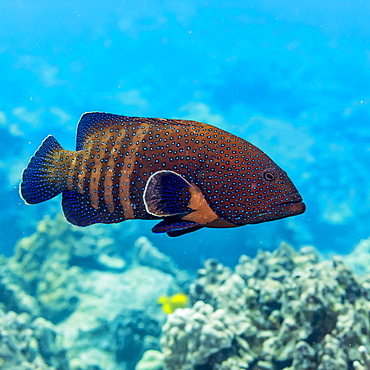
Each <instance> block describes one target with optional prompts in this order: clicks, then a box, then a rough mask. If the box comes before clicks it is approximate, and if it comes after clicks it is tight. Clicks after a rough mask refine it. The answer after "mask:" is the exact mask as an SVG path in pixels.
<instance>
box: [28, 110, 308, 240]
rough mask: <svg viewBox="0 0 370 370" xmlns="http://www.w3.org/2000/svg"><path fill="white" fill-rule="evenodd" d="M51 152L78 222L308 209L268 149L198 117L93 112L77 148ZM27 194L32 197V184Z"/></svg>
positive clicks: (253, 218)
mask: <svg viewBox="0 0 370 370" xmlns="http://www.w3.org/2000/svg"><path fill="white" fill-rule="evenodd" d="M54 140H55V139H54ZM50 145H51V144H50ZM53 145H54V146H57V145H59V144H55V143H54V144H53ZM39 150H41V147H40V149H39ZM50 152H52V154H50V153H49V154H48V155H49V157H48V158H49V162H50V163H51V164H49V166H45V168H46V169H47V171H48V174H49V180H50V182H51V183H52V188H53V189H54V188H57V187H59V188H60V189H61V191H62V192H63V209H64V211H65V214H66V217H67V219H68V220H69V221H70V222H72V223H74V224H77V225H80V226H86V225H89V224H92V223H96V222H103V223H111V222H120V221H123V220H126V219H147V220H148V219H155V218H163V219H164V220H165V221H166V220H167V221H166V222H167V223H166V224H165V225H164V229H163V231H166V232H167V230H169V231H171V230H182V229H184V230H186V229H187V228H189V229H191V228H195V229H196V228H199V227H203V226H207V227H234V226H241V225H245V224H248V223H258V222H264V221H269V220H273V219H278V218H283V217H288V216H291V215H294V214H299V213H302V212H303V211H304V204H303V203H301V200H302V199H301V197H300V195H299V193H298V191H297V190H296V188H295V187H294V185H293V183H292V182H291V180H290V179H289V178H288V176H287V175H286V173H285V172H284V171H283V170H281V169H280V167H278V166H277V165H276V164H275V163H274V162H273V161H272V160H271V159H270V158H269V157H268V156H267V155H266V154H265V153H263V152H262V151H261V150H260V149H258V148H257V147H255V146H254V145H252V144H251V143H249V142H248V141H246V140H243V139H241V138H238V137H236V136H234V135H232V134H230V133H228V132H226V131H224V130H221V129H218V128H216V127H214V126H211V125H207V124H203V123H199V122H195V121H185V120H167V119H156V118H138V117H126V116H117V115H111V114H104V113H88V114H85V115H83V117H82V118H81V121H80V123H79V128H78V132H77V151H75V152H70V151H66V150H63V149H62V148H61V147H59V148H54V149H53V150H51V151H50ZM56 153H57V154H56ZM53 158H54V159H53ZM25 173H26V175H27V169H26V170H25ZM26 175H24V178H25V177H27V176H26ZM23 183H25V181H23ZM21 186H22V185H21ZM23 188H24V189H25V190H26V187H25V186H24V187H23ZM23 188H22V187H21V189H23ZM178 189H180V190H178ZM181 189H182V190H181ZM22 195H23V196H24V198H25V199H26V201H28V199H27V196H28V193H27V191H24V192H23V193H22ZM28 198H30V197H29V196H28ZM163 199H164V200H163ZM37 200H38V201H39V198H37ZM38 201H37V202H38ZM30 203H36V201H34V202H32V201H31V202H30ZM171 223H173V224H176V225H177V226H174V229H171ZM176 228H177V229H176ZM161 230H162V229H161ZM158 232H162V231H158ZM180 234H181V233H180Z"/></svg>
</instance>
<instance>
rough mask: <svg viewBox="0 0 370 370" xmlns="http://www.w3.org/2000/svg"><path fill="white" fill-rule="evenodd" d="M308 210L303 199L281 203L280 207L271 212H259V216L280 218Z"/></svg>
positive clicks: (269, 218)
mask: <svg viewBox="0 0 370 370" xmlns="http://www.w3.org/2000/svg"><path fill="white" fill-rule="evenodd" d="M305 210H306V204H305V203H303V202H302V200H296V201H289V202H284V203H280V204H279V205H278V207H276V208H275V209H274V210H272V211H269V212H263V213H259V214H258V216H257V217H267V218H268V220H271V219H280V218H285V217H290V216H295V215H300V214H302V213H303V212H304V211H305Z"/></svg>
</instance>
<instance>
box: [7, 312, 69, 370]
mask: <svg viewBox="0 0 370 370" xmlns="http://www.w3.org/2000/svg"><path fill="white" fill-rule="evenodd" d="M0 333H1V335H0V367H1V368H2V369H8V370H13V369H14V370H16V369H25V370H32V369H34V370H56V369H59V370H63V369H68V362H67V359H66V354H65V351H64V350H62V349H60V348H61V347H60V346H58V344H57V340H56V338H57V333H56V329H55V327H54V325H53V324H51V323H50V322H48V321H46V320H45V319H43V318H37V319H35V320H33V319H32V318H31V316H30V315H29V314H27V313H22V314H19V315H18V314H16V313H15V312H13V311H9V312H8V313H5V312H4V311H2V310H0Z"/></svg>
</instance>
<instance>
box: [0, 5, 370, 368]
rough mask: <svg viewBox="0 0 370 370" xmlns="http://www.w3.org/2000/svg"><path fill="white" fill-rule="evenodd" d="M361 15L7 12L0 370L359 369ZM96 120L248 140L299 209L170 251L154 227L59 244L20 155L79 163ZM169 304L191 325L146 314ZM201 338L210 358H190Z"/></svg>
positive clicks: (6, 8)
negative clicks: (176, 121)
mask: <svg viewBox="0 0 370 370" xmlns="http://www.w3.org/2000/svg"><path fill="white" fill-rule="evenodd" d="M369 16H370V5H369V4H368V3H367V2H366V1H347V0H344V1H340V2H337V1H331V0H330V1H326V2H325V3H322V2H317V1H300V2H297V1H287V0H285V1H282V2H277V1H271V0H270V1H248V2H245V1H220V2H215V1H193V0H190V1H178V2H169V1H151V0H147V1H141V0H139V1H135V2H132V1H115V0H114V1H109V2H101V1H95V0H93V1H90V2H86V1H82V0H77V1H73V2H71V1H64V2H59V1H57V2H48V1H44V0H35V1H33V2H29V1H26V0H23V1H21V0H19V1H13V2H5V3H4V4H1V5H0V17H1V22H0V70H1V73H0V87H1V89H0V145H1V148H2V155H1V158H0V187H1V202H2V204H1V208H0V233H1V244H0V252H1V254H2V255H3V256H4V257H3V258H2V262H1V271H0V282H1V284H0V285H1V289H0V304H1V305H0V308H1V310H2V314H1V315H0V330H1V334H2V335H1V336H0V365H1V366H3V367H4V369H22V368H24V369H29V368H31V369H43V368H58V369H69V368H71V369H76V370H77V369H104V370H105V369H107V370H109V369H134V368H135V366H136V363H137V362H138V361H139V359H140V358H141V357H142V355H143V354H144V353H146V352H145V351H147V350H156V351H159V350H161V351H162V352H163V353H164V355H163V353H162V352H161V353H162V354H161V353H160V352H155V353H149V355H148V356H149V357H150V355H152V356H154V358H155V359H154V360H148V363H151V365H142V366H147V367H146V368H147V369H160V368H162V367H163V366H167V368H169V369H174V370H187V369H190V370H192V369H196V370H200V369H202V370H204V369H210V370H217V369H231V370H233V369H242V368H243V369H244V368H246V369H249V370H252V369H253V370H255V369H274V370H275V369H288V368H289V369H316V368H318V369H329V368H330V367H328V366H334V367H335V368H336V369H342V368H343V369H346V368H348V369H351V370H352V369H355V370H358V369H368V368H370V360H369V356H368V351H369V350H370V347H369V348H368V344H369V343H368V339H366V338H367V337H368V336H369V327H370V322H369V317H368V315H366V314H365V313H366V312H368V311H367V309H368V305H369V301H368V289H369V287H368V282H367V281H368V280H367V277H366V276H367V275H366V274H367V273H369V272H370V271H369V267H368V266H369V264H368V254H369V244H370V242H369V241H368V238H369V236H370V228H369V224H370V185H369V184H370V181H369V163H370V126H369V112H370V111H369V107H370V105H369V102H370V100H369V99H370V88H369V86H370V74H369V55H370V54H369V52H370V42H369V37H368V35H369V34H370V25H369V22H368V18H369ZM89 111H104V112H111V113H116V114H122V115H132V116H146V117H166V118H182V119H192V120H198V121H202V122H207V123H210V124H212V125H215V126H217V127H220V128H222V129H225V130H228V131H230V132H232V133H234V134H236V135H239V136H241V137H243V138H244V139H247V140H249V141H251V142H252V143H253V144H255V145H257V146H258V147H259V148H261V149H262V150H264V151H265V152H266V153H267V154H268V155H269V156H271V157H272V158H273V160H274V161H276V162H277V163H278V164H279V165H280V166H281V167H282V168H283V169H284V170H286V171H287V172H288V174H289V176H290V178H291V179H292V180H293V182H294V183H295V185H296V186H297V188H298V189H299V191H300V193H301V194H302V196H303V199H304V201H305V203H306V205H307V211H306V212H305V213H304V214H303V215H300V216H297V217H292V218H287V219H284V220H279V221H274V222H268V223H264V224H259V225H250V226H245V227H241V228H237V229H224V230H213V229H208V230H207V229H203V230H200V231H198V232H196V233H191V234H188V235H184V236H182V237H179V238H168V237H167V236H166V235H154V234H152V233H151V231H150V229H151V227H153V225H154V222H150V221H126V222H124V223H121V224H117V225H99V226H92V227H88V228H85V229H79V228H75V227H71V226H68V225H67V224H66V223H65V222H64V220H63V218H62V217H61V216H60V212H61V208H60V202H61V199H60V197H57V198H55V199H53V200H50V201H48V202H46V203H43V204H40V205H37V206H28V205H25V204H24V202H23V201H22V199H21V198H20V197H19V193H18V185H19V182H20V178H21V173H22V169H23V168H24V167H25V166H26V164H27V162H28V160H29V158H30V156H31V155H32V154H33V153H34V151H35V150H36V149H37V147H38V146H39V145H40V143H41V141H42V140H43V139H44V137H45V136H46V135H48V134H53V135H54V136H55V137H56V138H57V139H58V141H59V142H60V143H61V144H62V145H63V147H64V148H66V149H69V150H73V149H74V147H75V130H76V126H77V122H78V120H79V118H80V116H81V114H83V113H84V112H89ZM45 217H46V218H45ZM286 243H288V245H289V246H291V247H287V244H286ZM290 248H293V249H294V250H295V251H296V252H294V251H293V250H292V249H290ZM302 248H303V249H302ZM312 248H315V249H312ZM355 248H356V249H355ZM258 250H261V251H262V252H257V251H258ZM269 252H272V253H273V254H272V255H270V254H268V253H269ZM266 253H267V254H266ZM241 255H245V256H248V258H252V259H251V260H250V261H249V260H248V261H249V262H248V263H249V264H250V265H248V266H249V268H248V269H249V270H248V271H249V272H248V273H247V272H245V268H244V267H245V264H246V263H247V262H245V260H244V259H243V258H247V257H243V258H242V260H240V256H241ZM337 255H341V256H342V257H341V258H342V260H343V261H344V264H345V266H348V268H347V267H346V268H345V267H343V266H342V265H341V262H338V261H339V260H338V259H337V257H335V256H337ZM304 256H306V257H304ZM307 256H309V257H307ZM313 256H316V257H313ZM210 259H214V260H217V261H218V262H217V263H219V264H220V265H217V263H216V262H212V263H211V262H209V260H210ZM206 261H208V262H206ZM243 261H244V262H243ZM279 261H280V262H279ZM282 261H283V262H282ZM287 261H290V262H287ZM319 261H324V262H319ZM325 261H326V262H325ZM205 262H206V267H204V264H205ZM322 263H323V265H322ZM207 266H208V267H207ZM212 266H213V267H212ZM217 266H218V267H217ZM236 266H239V267H236ZM240 266H242V267H240ZM243 266H244V267H243ZM256 266H260V267H259V269H258V268H257V267H256ZM262 266H265V267H264V268H262ZM204 268H205V270H204ZM198 269H203V270H201V271H203V272H201V273H200V275H199V274H198V275H197V273H196V271H197V270H198ZM212 269H213V270H212ZM217 269H218V270H217ZM228 269H231V270H228ZM348 269H349V270H348ZM262 270H263V271H262ZM225 271H226V272H225ZM310 271H311V272H310ZM324 271H325V273H326V274H327V275H323V274H324ZM307 274H308V275H309V276H308V275H307ZM310 274H311V275H310ZM297 275H299V276H300V277H302V276H303V277H305V279H304V280H306V283H304V282H303V281H302V282H301V280H299V279H298V281H299V282H297V280H296V276H297ZM199 279H200V280H199ZM202 279H203V280H202ZM207 279H208V280H207ZM240 279H241V280H240ZM251 279H252V280H251ZM253 279H254V280H253ZM307 281H308V283H307ZM225 284H226V285H225ZM279 284H280V285H279ZM199 286H201V288H199ZM196 287H198V288H197V289H196ZM269 287H270V288H271V289H270V290H269ZM234 288H235V289H236V290H235V289H234ZM288 288H289V289H290V290H289V289H288ZM177 291H182V292H185V293H186V294H188V296H189V300H190V302H189V306H188V308H187V309H186V310H188V311H186V310H185V311H184V312H182V311H181V310H180V311H177V313H175V314H173V315H170V316H168V317H167V316H166V315H165V314H164V313H163V312H162V311H161V308H160V306H159V305H158V303H157V299H158V297H159V296H160V295H162V294H167V295H171V294H173V293H176V292H177ZM220 292H221V293H220ZM289 292H290V293H289ZM291 292H299V294H298V293H297V294H298V296H294V294H296V293H294V294H293V293H291ZM291 294H293V296H294V297H293V296H291ZM225 295H226V296H227V297H228V298H225V297H226V296H225ZM241 297H242V298H241ZM243 297H244V298H243ZM289 297H290V298H289ZM240 299H241V300H242V302H241V301H240ZM228 301H235V302H237V303H236V305H237V306H236V307H230V306H229V305H227V304H226V303H225V302H228ZM196 302H205V304H208V305H209V306H206V307H204V306H202V303H200V304H197V303H196ZM292 302H293V303H294V302H298V303H294V304H293V303H292ZM194 304H195V306H194V307H195V308H194V307H193V305H194ZM310 305H311V306H310ZM303 306H307V307H309V309H308V312H307V313H305V314H304V315H303V316H299V315H298V313H297V312H300V310H299V309H298V308H297V307H303ZM217 310H224V311H221V314H220V312H219V311H217ZM211 311H212V312H213V313H215V315H216V316H214V315H213V313H212V312H211ZM217 312H218V313H217ZM219 314H220V315H221V316H220V317H227V318H230V320H229V321H227V320H226V321H227V322H224V320H221V319H220V317H219V316H217V315H219ZM176 315H177V316H176ZM194 315H195V317H198V319H199V320H201V321H200V322H201V323H202V324H200V326H199V328H200V329H199V330H200V331H199V330H198V332H197V333H198V334H199V335H198V334H194V333H195V332H193V329H194V327H193V326H191V325H190V324H189V325H190V326H189V327H187V329H186V332H187V333H193V334H191V335H189V336H188V337H186V338H187V339H186V340H185V339H184V340H185V342H184V341H183V342H181V341H180V339H179V338H178V337H176V335H180V334H181V333H182V332H181V330H180V329H178V328H179V327H181V323H180V321H181V318H186V320H188V322H189V323H192V322H193V321H192V320H193V316H194ZM197 315H198V316H197ZM255 315H257V316H258V315H260V316H261V319H260V321H259V320H256V319H255ZM271 315H272V316H271ZM297 315H298V316H299V317H298V316H297ZM199 317H203V318H202V319H200V318H199ZM170 318H171V319H170ZM166 320H167V323H166V324H165V325H167V326H165V327H163V325H164V323H165V321H166ZM171 320H172V321H171ZM176 320H177V321H176ZM179 320H180V321H179ZM202 320H203V321H202ZM215 320H216V321H215ZM292 320H293V321H292ZM351 320H352V321H351ZM235 322H238V323H239V324H238V325H236V324H235ZM215 323H216V324H215ZM318 323H319V324H318ZM289 325H290V326H289ZM341 325H342V326H341ZM287 326H288V327H290V328H293V329H291V331H292V332H294V333H295V334H294V335H288V339H286V338H287V337H284V335H285V334H286V331H284V330H286V327H287ZM162 327H163V330H162ZM172 327H173V328H175V329H173V331H172V332H171V333H173V332H174V333H177V334H173V335H174V336H173V337H170V335H169V334H168V335H167V334H166V333H167V332H169V330H170V329H171V328H172ZM296 327H297V328H298V329H294V328H296ZM319 327H321V328H322V327H323V328H324V329H322V330H321V331H320V330H319V331H318V328H319ZM348 327H352V328H354V329H353V332H355V333H357V334H358V335H357V334H354V333H353V332H351V333H347V331H346V330H347V329H348ZM176 328H177V329H176ZM222 328H223V329H222ZM240 328H242V329H240ZM284 328H285V329H284ZM343 328H347V329H343ZM203 329H204V330H205V331H204V332H203V331H202V330H203ZM206 329H207V330H206ZM176 330H177V331H176ZM194 330H195V329H194ZM243 330H244V331H243ZM219 332H222V333H227V334H225V335H223V334H222V335H219ZM257 332H258V333H257ZM288 332H289V330H288ZM201 333H203V336H204V337H206V338H208V340H209V341H211V342H212V340H213V342H212V343H213V344H212V348H216V350H215V351H212V350H211V351H210V350H209V348H208V349H207V348H204V349H203V350H199V351H198V350H197V348H198V349H199V348H203V347H202V343H203V342H204V337H201V336H200V334H201ZM284 333H285V334H284ZM359 333H360V334H359ZM171 335H172V334H171ZM197 335H198V336H197ZM207 335H208V337H207ZM327 335H329V337H327ZM356 335H357V337H356ZM161 337H162V339H161V340H160V338H161ZM171 338H172V339H171ZM182 338H183V337H182ZM200 338H203V339H200ZM276 338H278V339H276ZM284 338H285V339H286V340H285V339H284ZM171 340H172V342H171ZM274 340H275V342H274ZM276 341H278V342H279V341H280V342H281V343H284V345H283V347H282V348H280V347H279V348H278V346H277V344H276ZM180 342H181V343H180ZM194 343H197V344H194ZM205 347H207V346H205ZM268 348H272V349H271V351H270V352H269V351H268V350H267V349H268ZM350 348H352V349H350ZM176 351H177V352H176ZM179 353H182V354H183V357H182V359H179V358H178V357H176V356H178V354H179ZM302 353H305V354H306V355H305V356H304V355H302V356H301V357H302V358H303V357H304V358H306V362H304V363H305V364H304V365H302V363H303V362H302V361H303V360H302V358H301V357H299V356H300V355H299V354H302ZM294 354H295V355H294ZM331 354H333V355H332V358H333V361H334V359H335V361H337V362H335V363H334V362H333V363H331V362H330V361H329V360H330V356H331ZM156 356H157V357H156ZM163 356H165V357H164V358H163ZM166 356H167V357H166ZM294 356H296V357H294ZM325 356H329V360H328V358H327V357H325ZM366 356H368V357H366ZM233 359H234V360H235V361H234V360H233ZM307 359H308V360H307ZM310 359H311V360H310ZM233 361H234V362H235V363H234V362H233ZM300 361H301V362H300ZM325 361H329V362H325ZM338 361H339V362H340V361H342V362H341V363H339V362H338ZM356 361H357V362H356ZM367 361H368V362H367ZM330 364H331V365H330ZM333 364H334V365H333ZM94 366H95V367H94ZM155 366H157V367H155ZM233 366H234V367H233ZM238 366H239V367H238ZM243 366H244V367H243ZM302 366H306V367H302ZM320 366H321V367H320ZM361 366H362V367H361ZM138 369H139V368H138ZM143 369H145V367H142V368H141V370H143ZM139 370H140V369H139Z"/></svg>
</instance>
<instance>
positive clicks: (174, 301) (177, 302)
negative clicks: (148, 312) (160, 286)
mask: <svg viewBox="0 0 370 370" xmlns="http://www.w3.org/2000/svg"><path fill="white" fill-rule="evenodd" d="M158 303H159V304H161V305H162V310H163V312H164V313H166V314H170V313H173V312H175V310H176V309H178V308H185V307H186V305H187V304H188V296H187V295H186V294H185V293H176V294H174V295H173V296H171V297H167V296H165V295H163V296H161V297H159V299H158Z"/></svg>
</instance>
